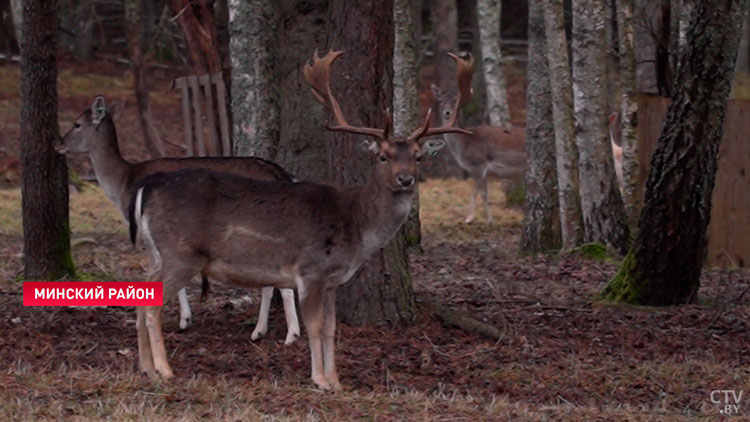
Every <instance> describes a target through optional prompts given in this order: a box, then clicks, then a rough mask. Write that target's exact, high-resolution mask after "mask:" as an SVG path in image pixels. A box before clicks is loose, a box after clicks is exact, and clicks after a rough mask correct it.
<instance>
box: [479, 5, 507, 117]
mask: <svg viewBox="0 0 750 422" xmlns="http://www.w3.org/2000/svg"><path fill="white" fill-rule="evenodd" d="M501 5H502V2H501V1H500V0H477V15H478V17H479V34H480V43H481V46H482V70H483V71H484V81H485V83H486V84H487V114H488V116H489V119H490V124H491V125H493V126H508V125H510V112H509V111H508V92H507V90H506V89H505V75H504V74H503V65H502V61H503V59H502V51H501V50H500V7H501Z"/></svg>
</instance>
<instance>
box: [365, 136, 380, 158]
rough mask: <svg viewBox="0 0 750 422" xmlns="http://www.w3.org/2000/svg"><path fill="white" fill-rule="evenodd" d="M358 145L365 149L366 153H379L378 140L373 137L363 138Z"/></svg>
mask: <svg viewBox="0 0 750 422" xmlns="http://www.w3.org/2000/svg"><path fill="white" fill-rule="evenodd" d="M360 147H361V148H362V151H365V152H367V153H368V154H372V155H375V154H378V153H380V142H378V141H376V140H374V139H365V140H364V141H362V143H361V144H360Z"/></svg>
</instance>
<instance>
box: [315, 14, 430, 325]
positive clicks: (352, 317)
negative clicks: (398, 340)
mask: <svg viewBox="0 0 750 422" xmlns="http://www.w3.org/2000/svg"><path fill="white" fill-rule="evenodd" d="M392 10H393V2H392V1H389V0H384V1H378V2H352V1H349V0H331V1H330V16H331V20H330V22H329V39H330V42H331V44H330V47H331V48H334V49H336V50H345V51H346V52H347V54H346V55H345V56H343V57H342V58H341V59H339V60H338V61H337V62H336V68H335V69H334V72H333V73H332V77H331V83H332V89H333V92H334V93H335V95H336V97H337V98H338V99H339V102H340V103H341V108H342V109H343V110H346V116H347V119H348V120H349V122H350V123H352V124H358V125H364V126H370V127H384V124H385V121H384V118H383V110H385V109H386V108H391V102H392V92H393V85H392V79H391V76H392V72H393V62H392V60H393V19H392ZM360 140H361V136H356V135H351V134H346V133H342V132H332V133H330V135H329V141H330V174H331V177H332V178H333V181H334V182H335V183H336V184H339V185H342V186H351V185H361V184H364V183H365V181H366V180H367V178H368V177H369V176H370V172H371V168H372V164H371V163H370V160H369V157H366V155H365V154H364V153H362V152H361V151H360V148H359V144H360ZM336 308H337V315H338V316H339V319H340V320H341V321H342V322H344V323H347V324H368V323H378V322H379V323H382V322H388V323H391V324H392V323H396V322H403V321H409V320H411V319H412V318H413V315H414V308H415V305H414V294H413V290H412V282H411V276H410V275H409V265H408V259H407V254H406V247H405V239H404V236H403V232H400V233H399V234H397V235H396V236H395V237H394V239H393V240H391V242H390V243H388V245H386V246H385V247H384V248H383V249H382V250H381V251H380V252H376V253H375V254H373V256H371V257H370V259H368V260H367V262H365V263H364V264H363V265H362V268H361V269H360V270H359V272H358V273H357V274H356V275H355V276H354V277H353V278H352V279H351V280H350V281H349V282H348V283H346V284H344V285H343V286H341V287H339V288H338V293H337V298H336Z"/></svg>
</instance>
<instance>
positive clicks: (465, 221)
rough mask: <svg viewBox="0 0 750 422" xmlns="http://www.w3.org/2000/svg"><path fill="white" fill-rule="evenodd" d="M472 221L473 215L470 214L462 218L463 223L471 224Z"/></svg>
mask: <svg viewBox="0 0 750 422" xmlns="http://www.w3.org/2000/svg"><path fill="white" fill-rule="evenodd" d="M472 221H474V216H473V215H470V216H468V217H466V220H464V223H467V224H471V222H472Z"/></svg>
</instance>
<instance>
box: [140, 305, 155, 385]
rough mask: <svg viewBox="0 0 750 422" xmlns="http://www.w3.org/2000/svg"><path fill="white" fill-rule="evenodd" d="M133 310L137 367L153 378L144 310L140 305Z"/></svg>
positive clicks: (153, 371) (151, 356) (153, 370)
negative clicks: (134, 315) (136, 338)
mask: <svg viewBox="0 0 750 422" xmlns="http://www.w3.org/2000/svg"><path fill="white" fill-rule="evenodd" d="M135 312H136V319H135V327H136V329H137V330H138V363H139V367H140V369H141V371H143V372H145V373H146V375H148V376H149V378H151V379H153V378H156V369H155V368H154V357H153V355H152V354H151V343H150V340H149V338H148V330H147V329H146V310H145V309H144V308H143V307H142V306H138V307H136V308H135Z"/></svg>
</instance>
